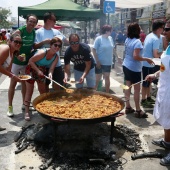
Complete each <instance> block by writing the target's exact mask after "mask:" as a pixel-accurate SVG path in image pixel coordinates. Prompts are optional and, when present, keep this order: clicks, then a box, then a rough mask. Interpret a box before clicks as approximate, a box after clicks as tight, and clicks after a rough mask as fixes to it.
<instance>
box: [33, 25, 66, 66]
mask: <svg viewBox="0 0 170 170" xmlns="http://www.w3.org/2000/svg"><path fill="white" fill-rule="evenodd" d="M56 36H59V38H62V41H63V40H65V39H66V37H65V36H64V35H63V34H62V33H61V32H60V31H58V30H56V29H54V28H51V29H50V30H46V29H45V28H44V27H41V28H39V29H38V30H36V35H35V41H34V42H35V43H39V42H41V41H43V40H45V39H49V38H50V39H52V38H54V37H56ZM44 47H46V48H49V47H50V44H44V45H43V46H42V48H44ZM57 54H58V56H59V53H57ZM58 66H61V61H60V57H59V60H58V63H57V65H56V67H58Z"/></svg>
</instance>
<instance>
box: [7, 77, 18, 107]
mask: <svg viewBox="0 0 170 170" xmlns="http://www.w3.org/2000/svg"><path fill="white" fill-rule="evenodd" d="M16 84H17V82H16V81H15V80H14V79H11V81H10V86H9V90H8V102H9V106H12V101H13V98H14V93H15V87H16Z"/></svg>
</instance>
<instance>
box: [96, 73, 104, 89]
mask: <svg viewBox="0 0 170 170" xmlns="http://www.w3.org/2000/svg"><path fill="white" fill-rule="evenodd" d="M101 78H102V74H96V87H95V89H96V90H97V87H98V85H99V81H100V79H101Z"/></svg>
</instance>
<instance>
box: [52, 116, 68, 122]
mask: <svg viewBox="0 0 170 170" xmlns="http://www.w3.org/2000/svg"><path fill="white" fill-rule="evenodd" d="M51 120H52V121H54V122H56V123H63V122H68V120H67V119H57V118H53V117H52V118H51Z"/></svg>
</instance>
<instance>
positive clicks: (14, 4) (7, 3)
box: [0, 0, 47, 17]
mask: <svg viewBox="0 0 170 170" xmlns="http://www.w3.org/2000/svg"><path fill="white" fill-rule="evenodd" d="M46 1H47V0H0V4H1V5H0V6H1V7H2V8H7V9H10V10H11V12H12V15H11V17H17V16H18V6H20V7H25V6H32V5H37V4H40V3H43V2H46Z"/></svg>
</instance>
